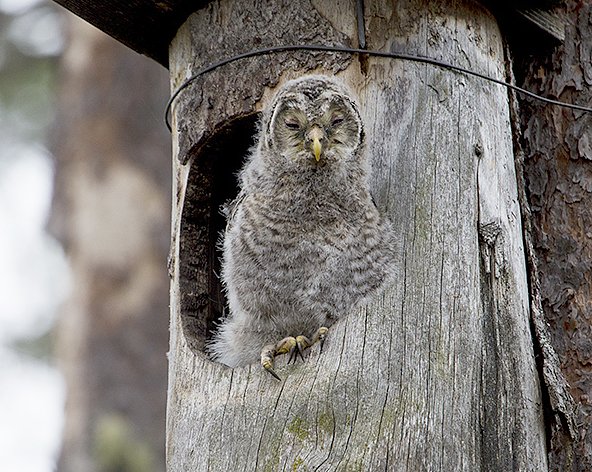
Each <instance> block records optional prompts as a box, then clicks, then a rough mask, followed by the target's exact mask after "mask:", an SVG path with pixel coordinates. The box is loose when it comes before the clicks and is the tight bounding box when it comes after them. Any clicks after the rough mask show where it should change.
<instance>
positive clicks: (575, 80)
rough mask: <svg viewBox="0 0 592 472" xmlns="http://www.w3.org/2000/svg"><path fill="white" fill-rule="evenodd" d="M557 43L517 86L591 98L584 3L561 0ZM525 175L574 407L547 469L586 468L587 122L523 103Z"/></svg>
mask: <svg viewBox="0 0 592 472" xmlns="http://www.w3.org/2000/svg"><path fill="white" fill-rule="evenodd" d="M563 4H564V5H563V8H559V10H560V11H564V13H565V15H566V17H567V18H568V27H567V28H566V31H565V35H566V39H565V42H564V43H563V44H561V45H558V46H556V47H554V48H549V49H548V50H547V51H546V53H545V54H539V55H538V56H537V57H536V58H535V60H533V58H532V57H528V58H526V59H525V60H524V61H523V63H522V64H521V67H520V72H521V73H522V74H523V75H524V86H525V87H526V88H528V89H530V90H533V91H535V92H537V93H540V94H541V95H544V96H548V97H556V98H558V99H559V100H562V101H564V102H569V103H579V104H583V105H586V104H588V105H589V104H590V102H591V100H592V90H591V88H590V85H592V62H591V61H590V57H591V54H592V42H591V40H590V38H592V5H590V4H589V2H580V1H566V2H563ZM522 123H523V129H524V142H525V154H526V155H525V157H526V160H525V177H526V181H527V183H528V196H529V200H530V204H531V209H532V215H533V218H532V221H533V231H532V232H533V243H534V249H535V255H536V257H537V262H538V267H539V277H540V279H541V298H542V306H543V309H544V314H545V317H546V319H547V320H548V322H549V330H550V333H551V343H552V345H553V346H554V348H555V350H556V351H557V353H558V355H559V358H560V360H561V369H562V371H563V372H564V373H565V376H566V378H567V380H568V382H569V385H570V387H571V388H570V392H571V394H572V395H573V397H574V399H575V401H576V402H577V404H578V410H577V411H578V417H577V423H578V426H579V441H577V442H576V443H575V445H574V444H572V438H570V437H569V435H567V434H565V431H564V430H563V429H562V428H561V427H560V425H557V426H556V427H555V428H553V430H552V434H551V437H550V446H551V447H550V467H551V468H552V470H557V471H578V472H579V471H581V472H584V471H589V470H592V435H591V434H590V432H591V431H592V397H591V392H592V368H591V366H592V345H591V341H590V339H591V331H592V320H591V318H590V300H591V297H592V280H591V279H590V274H591V261H592V257H591V254H592V244H591V239H590V238H591V236H592V234H591V233H590V226H591V225H592V198H591V196H590V192H591V191H592V185H591V183H592V173H591V170H590V161H591V160H592V147H591V143H592V135H591V133H590V130H591V126H592V117H591V115H590V114H588V113H582V112H578V111H571V110H566V109H563V108H559V107H549V106H546V105H543V104H540V103H535V102H530V101H528V100H526V101H525V102H524V103H523V106H522Z"/></svg>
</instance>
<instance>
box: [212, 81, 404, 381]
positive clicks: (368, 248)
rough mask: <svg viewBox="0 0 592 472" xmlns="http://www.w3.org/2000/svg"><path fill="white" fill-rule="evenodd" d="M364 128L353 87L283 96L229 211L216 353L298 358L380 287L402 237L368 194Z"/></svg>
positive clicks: (326, 86) (270, 362) (298, 85)
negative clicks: (224, 307) (225, 311)
mask: <svg viewBox="0 0 592 472" xmlns="http://www.w3.org/2000/svg"><path fill="white" fill-rule="evenodd" d="M363 143H364V129H363V124H362V120H361V118H360V114H359V112H358V109H357V105H356V104H355V103H354V101H353V100H352V98H351V96H350V94H349V93H348V92H347V91H346V89H345V88H344V87H343V86H341V85H340V84H338V83H337V82H336V81H335V80H333V79H330V78H328V77H324V76H318V75H313V76H305V77H302V78H300V79H297V80H293V81H291V82H288V83H286V84H285V86H284V87H282V88H281V89H280V90H279V91H278V93H277V95H276V96H275V98H274V99H273V100H272V103H271V106H270V107H269V109H268V110H267V111H266V112H265V113H264V115H263V118H262V121H261V123H260V130H259V136H258V139H257V143H256V145H255V146H254V147H253V149H252V150H251V154H250V156H249V157H248V159H247V161H246V163H245V165H244V167H243V169H242V170H241V172H240V175H239V184H240V189H241V190H240V193H239V196H238V197H237V198H236V200H235V201H234V202H233V203H232V204H231V205H230V208H229V209H228V212H229V213H228V216H227V217H228V221H227V228H226V232H225V234H224V236H223V238H224V239H223V260H222V275H221V276H222V281H223V283H224V286H225V290H226V294H227V299H228V305H229V307H228V308H229V315H228V316H227V317H226V318H225V319H224V320H223V321H222V323H221V324H220V326H219V328H218V331H217V332H216V334H215V335H214V337H213V339H212V341H211V342H210V344H209V352H210V353H211V355H212V358H213V359H215V360H218V361H220V362H222V363H223V364H226V365H228V366H230V367H235V366H239V365H243V364H247V363H251V362H254V361H256V360H258V359H259V360H260V361H261V364H262V366H263V367H264V368H265V369H266V370H267V371H268V372H270V373H271V374H272V375H274V376H275V377H276V378H278V379H279V377H278V376H277V374H276V373H275V372H274V358H275V356H277V355H279V354H284V353H290V358H291V359H294V360H295V359H296V356H297V355H300V356H302V351H303V350H304V349H307V348H308V347H310V346H311V345H313V344H314V343H315V342H317V341H321V342H322V341H323V340H324V338H325V335H326V333H327V329H328V327H329V326H330V325H331V324H332V323H334V322H335V321H336V320H337V319H338V318H339V317H342V316H344V315H346V314H347V313H348V312H350V311H351V310H352V308H353V307H354V306H356V305H357V304H359V303H360V302H361V301H363V300H364V299H366V298H367V297H368V295H370V294H371V293H372V292H373V291H375V290H376V289H377V288H378V287H380V286H381V285H382V284H383V282H384V281H385V279H387V278H388V276H389V275H390V273H391V272H392V263H393V254H394V249H393V248H394V240H395V236H394V233H393V230H392V228H391V225H390V223H389V222H388V220H386V219H384V218H382V217H381V215H380V214H379V212H378V210H377V208H376V206H375V205H374V202H373V200H372V197H371V195H370V192H369V187H368V179H367V175H368V162H367V155H366V153H365V150H364V147H363Z"/></svg>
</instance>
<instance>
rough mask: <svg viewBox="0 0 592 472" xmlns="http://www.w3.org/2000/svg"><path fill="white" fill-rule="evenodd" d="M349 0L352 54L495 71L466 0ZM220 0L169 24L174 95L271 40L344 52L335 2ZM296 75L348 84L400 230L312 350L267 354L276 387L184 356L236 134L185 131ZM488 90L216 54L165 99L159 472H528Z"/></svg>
mask: <svg viewBox="0 0 592 472" xmlns="http://www.w3.org/2000/svg"><path fill="white" fill-rule="evenodd" d="M366 3H367V5H366V28H367V33H368V36H367V42H368V47H369V48H374V49H382V50H389V49H390V50H396V51H404V52H408V53H418V54H424V55H428V56H431V57H435V58H438V59H442V60H445V61H449V62H452V63H455V64H458V65H461V66H465V67H471V68H472V69H475V70H477V71H480V72H484V73H488V74H490V75H493V76H495V77H498V78H503V76H504V54H503V49H502V41H501V37H500V34H499V31H498V29H497V26H496V23H495V20H494V19H493V17H492V16H491V15H490V14H489V13H488V12H487V11H486V10H484V9H482V8H481V7H479V6H478V5H477V4H475V3H473V2H462V1H461V2H445V1H437V2H435V1H427V0H423V1H420V0H405V1H401V2H396V3H394V4H393V3H392V2H389V1H386V0H385V1H377V2H366ZM237 4H238V0H235V1H225V0H220V1H218V2H213V3H212V4H211V5H210V6H208V7H207V9H204V10H202V11H199V12H197V13H195V14H194V15H192V16H191V17H190V18H189V20H188V22H187V23H186V24H185V25H184V26H183V27H182V28H181V30H180V31H179V33H178V35H177V37H176V38H175V40H174V41H173V43H172V45H171V56H170V57H171V62H170V64H171V78H172V88H173V89H176V87H178V86H179V85H180V84H181V83H182V81H183V80H184V79H185V78H186V77H188V76H190V75H191V74H192V72H194V71H196V70H197V69H199V68H200V67H202V66H203V65H205V64H208V63H210V62H213V61H215V60H216V59H218V58H220V57H226V56H229V55H231V54H233V53H237V52H244V51H247V50H250V49H254V48H255V47H262V46H265V45H272V44H277V42H276V41H277V39H278V37H281V38H282V39H283V41H282V42H283V43H290V42H295V41H297V40H298V41H301V42H306V41H307V40H309V39H310V38H311V37H312V38H314V39H315V40H316V41H317V42H326V43H329V44H333V43H335V42H339V41H343V42H344V43H345V44H351V45H356V43H355V39H354V38H356V36H357V32H356V29H355V24H356V21H355V16H354V11H355V9H354V2H351V1H342V2H339V5H337V6H335V2H333V1H328V0H326V1H324V0H317V1H315V2H312V4H310V3H309V2H307V1H304V0H303V1H298V2H292V3H290V6H289V7H287V5H283V6H281V7H280V6H279V5H276V4H275V3H272V2H269V3H266V4H265V5H260V2H254V1H242V2H240V6H241V8H240V9H238V8H237ZM239 10H240V11H239ZM262 12H264V13H262ZM295 19H297V20H295ZM203 25H209V32H208V35H207V37H206V36H204V33H203ZM257 31H260V34H254V32H257ZM218 33H223V34H222V35H221V36H220V39H219V41H215V42H214V41H211V38H212V37H218V36H217V35H218ZM312 71H316V72H325V73H333V72H337V71H339V73H338V75H339V76H340V77H342V79H343V80H344V81H345V82H346V83H347V84H348V85H349V86H350V87H351V88H352V90H354V91H355V92H356V93H357V94H358V96H359V101H360V105H361V110H362V114H363V115H364V116H363V118H364V120H365V122H366V128H367V131H368V136H367V138H368V150H369V152H370V153H371V155H372V165H373V178H372V185H373V189H374V195H375V199H376V202H377V205H378V206H379V208H380V209H381V210H382V211H384V212H386V213H387V214H389V215H390V216H391V217H392V218H393V220H394V221H395V224H396V226H397V227H398V229H399V231H400V234H401V247H402V249H401V254H400V258H399V260H398V261H397V270H398V273H399V277H398V278H397V280H396V281H395V282H394V283H393V284H392V285H390V286H389V287H388V288H387V289H386V290H385V291H384V292H383V293H380V294H378V295H377V296H376V297H375V299H374V300H373V301H371V302H370V303H369V304H368V305H367V306H365V307H363V308H361V309H360V310H359V311H357V312H355V313H351V314H349V315H348V316H347V317H345V318H344V319H343V320H341V321H340V322H338V323H337V324H336V325H334V326H333V327H332V329H331V331H330V336H329V339H328V341H327V342H326V344H325V348H324V350H323V353H322V354H321V355H319V352H318V350H316V349H313V350H312V352H311V353H310V356H309V358H308V360H307V361H306V362H304V363H300V364H297V365H296V366H285V365H284V361H280V362H279V367H278V369H277V370H278V373H279V374H280V375H281V376H282V378H283V381H282V382H277V381H275V380H274V379H273V378H271V376H269V375H267V374H265V373H264V372H262V371H261V369H260V367H259V366H258V365H253V366H249V367H243V368H237V369H234V370H231V369H228V368H226V367H224V366H222V365H219V364H215V363H212V362H211V361H209V360H208V359H207V358H206V356H205V355H204V354H203V352H201V349H202V348H203V342H204V338H205V336H207V329H208V323H211V317H212V313H214V312H215V311H216V310H215V309H213V308H212V305H214V304H215V303H216V302H215V300H214V301H213V300H212V299H213V298H214V297H212V294H211V293H210V288H211V287H212V286H215V283H213V282H212V279H213V276H212V275H211V272H212V270H213V269H214V268H215V262H214V259H215V256H214V255H213V254H212V252H211V248H210V249H208V244H207V243H208V242H212V241H215V240H216V234H215V231H216V230H217V229H216V228H215V226H214V225H212V224H211V223H210V222H211V221H212V220H213V219H215V218H214V215H215V213H216V211H217V208H216V205H215V204H214V203H213V202H216V201H217V199H220V198H221V194H220V192H222V193H223V191H222V190H220V189H219V187H216V179H220V177H219V175H220V173H221V172H222V170H223V169H226V172H231V171H232V166H233V165H236V164H237V162H236V156H234V157H233V156H232V155H230V154H229V152H230V151H233V152H237V151H239V150H240V146H242V144H241V145H240V146H239V145H237V147H233V146H232V145H229V144H228V142H227V141H228V140H226V142H224V140H218V141H217V142H216V146H210V147H207V146H206V145H205V144H204V143H205V140H206V139H207V138H210V137H211V136H213V135H214V134H215V133H216V131H217V130H218V129H220V128H222V127H224V126H225V125H227V124H228V123H231V124H230V125H229V126H230V127H232V120H236V119H238V118H240V117H244V116H249V114H252V113H254V112H256V111H258V110H260V109H261V108H262V107H263V106H265V104H266V103H267V101H268V99H269V97H270V96H271V94H272V93H273V90H274V89H275V87H277V85H278V84H280V83H283V82H284V81H286V80H288V79H289V78H292V77H295V76H299V75H302V74H305V73H310V72H312ZM507 101H508V100H507V94H506V91H505V90H504V89H502V88H500V87H498V86H494V85H491V84H488V83H484V82H481V81H478V80H477V79H473V78H468V77H464V76H460V75H456V74H453V73H450V72H447V71H443V70H440V69H436V68H433V67H431V66H426V65H418V64H412V63H406V62H398V61H389V60H385V59H375V58H363V59H362V62H360V59H359V58H353V59H352V58H349V57H346V58H343V57H341V58H340V57H336V56H334V55H328V54H317V55H311V54H310V53H302V54H282V55H275V56H263V57H258V58H252V59H248V60H246V61H242V62H240V63H235V64H232V65H229V66H227V67H225V68H224V69H219V70H217V71H215V72H213V73H212V74H210V75H209V76H207V77H204V78H203V79H202V80H200V81H199V83H196V84H195V85H194V86H191V87H190V88H188V89H187V90H186V91H185V92H184V93H183V94H182V95H181V96H180V97H179V100H178V101H177V103H176V104H175V106H174V110H173V123H174V127H175V129H176V132H175V135H174V151H175V155H176V159H175V164H174V174H175V191H174V197H175V200H174V202H173V238H174V239H173V251H172V256H173V257H172V265H171V274H172V277H173V280H172V289H171V315H172V320H171V351H170V356H169V361H170V371H169V398H168V418H167V450H168V452H167V455H168V459H167V467H168V470H170V471H181V470H213V471H218V470H219V471H225V470H271V471H275V470H322V471H324V470H369V471H371V470H397V471H418V470H432V471H435V470H440V471H471V472H474V471H478V470H482V471H512V470H514V471H537V472H538V471H545V470H547V460H546V451H545V432H544V424H543V418H542V405H541V397H540V391H539V390H540V389H539V383H538V378H537V373H536V369H535V362H534V358H533V349H532V345H531V344H532V340H531V333H530V330H529V321H528V319H529V305H528V290H527V280H526V269H525V261H524V251H523V247H522V234H521V223H520V209H519V206H518V203H517V194H516V178H515V174H514V164H513V154H512V139H511V132H510V125H509V111H508V104H507ZM235 123H236V121H235ZM241 123H244V121H242V122H241ZM245 129H249V126H246V128H245ZM241 133H242V132H241ZM243 134H244V133H243ZM243 134H241V135H240V136H241V139H244V135H243ZM231 136H232V134H231ZM184 162H187V163H186V164H183V163H184ZM221 169H222V170H221ZM208 172H209V173H210V174H207V173H208ZM218 183H219V182H218Z"/></svg>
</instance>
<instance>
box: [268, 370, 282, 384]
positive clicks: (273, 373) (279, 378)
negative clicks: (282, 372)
mask: <svg viewBox="0 0 592 472" xmlns="http://www.w3.org/2000/svg"><path fill="white" fill-rule="evenodd" d="M265 370H266V371H267V372H269V373H270V374H271V375H273V376H274V377H275V378H276V379H278V380H279V381H280V382H281V381H282V379H281V377H280V376H279V375H278V374H276V373H275V370H273V369H272V368H271V367H265Z"/></svg>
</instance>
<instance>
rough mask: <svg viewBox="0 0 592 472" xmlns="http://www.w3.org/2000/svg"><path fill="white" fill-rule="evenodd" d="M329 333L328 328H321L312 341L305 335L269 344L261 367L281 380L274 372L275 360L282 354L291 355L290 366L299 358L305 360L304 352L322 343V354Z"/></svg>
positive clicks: (263, 354)
mask: <svg viewBox="0 0 592 472" xmlns="http://www.w3.org/2000/svg"><path fill="white" fill-rule="evenodd" d="M328 331H329V329H328V328H325V327H324V326H321V327H320V328H319V329H318V330H317V331H316V333H315V334H314V335H313V337H312V339H309V338H308V337H306V336H304V335H300V336H296V337H295V338H294V337H292V336H288V337H287V338H284V339H282V340H281V341H280V342H278V343H277V344H267V345H266V346H264V347H263V349H262V350H261V366H262V367H263V368H264V369H265V370H266V371H267V372H269V373H270V374H271V375H273V376H274V377H275V378H276V379H278V380H281V378H280V377H279V375H277V374H276V373H275V371H274V370H273V367H274V361H275V358H276V357H277V356H280V355H282V354H286V353H290V357H288V364H289V363H290V362H296V359H297V358H298V356H300V358H301V359H302V360H304V355H303V352H304V351H305V350H306V349H308V348H309V347H311V346H313V345H314V344H316V343H317V342H320V343H321V352H322V350H323V343H324V342H325V338H326V337H327V332H328Z"/></svg>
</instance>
